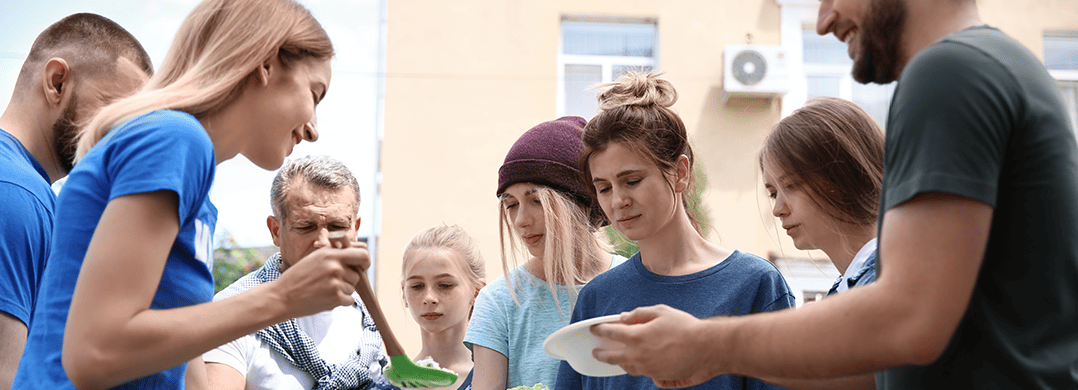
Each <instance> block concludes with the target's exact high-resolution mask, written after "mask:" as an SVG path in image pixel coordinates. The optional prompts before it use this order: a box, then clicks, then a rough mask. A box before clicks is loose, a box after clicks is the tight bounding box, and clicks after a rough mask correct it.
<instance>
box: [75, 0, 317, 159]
mask: <svg viewBox="0 0 1078 390" xmlns="http://www.w3.org/2000/svg"><path fill="white" fill-rule="evenodd" d="M273 55H277V57H278V58H279V59H280V61H281V64H282V65H283V66H285V67H287V66H290V65H292V64H294V63H295V62H296V61H298V60H302V59H305V58H309V57H313V58H317V59H329V58H331V57H332V56H333V44H332V43H331V42H330V40H329V36H328V35H327V34H326V32H325V30H323V29H322V26H321V25H320V24H319V23H318V21H317V20H315V19H314V16H312V15H311V13H310V11H308V10H307V9H306V8H304V7H303V6H302V5H300V4H299V3H296V2H295V1H294V0H204V1H202V2H201V3H199V4H198V6H196V7H195V9H194V10H192V11H191V13H190V14H189V15H187V18H186V19H184V21H183V24H181V25H180V30H179V31H178V32H177V33H176V39H175V40H174V41H173V42H172V47H171V48H169V51H168V54H167V55H166V56H165V61H164V62H163V63H162V64H161V68H160V69H159V70H158V72H157V73H156V74H154V75H153V77H151V78H150V80H149V81H147V82H146V84H145V85H144V86H143V87H142V89H141V90H139V91H138V92H137V93H135V94H134V95H132V96H130V97H127V98H125V99H121V100H118V101H116V102H114V103H112V104H110V105H108V106H106V107H104V108H102V109H101V111H99V112H98V113H97V115H95V116H94V118H93V119H92V120H91V121H90V122H89V123H88V124H87V125H86V126H85V127H84V128H83V129H82V132H81V134H80V135H79V141H78V149H77V150H76V152H75V159H76V161H77V160H79V159H81V158H82V156H85V155H86V152H88V151H89V150H90V148H92V147H93V146H94V144H96V143H97V142H98V141H100V140H101V138H103V137H104V136H105V135H106V134H108V132H109V131H110V130H111V129H112V128H113V127H115V126H117V125H119V124H121V123H123V122H126V121H128V120H130V119H132V118H135V117H137V116H139V115H142V114H145V113H148V112H151V111H155V110H161V109H173V110H178V111H183V112H186V113H188V114H191V115H193V116H195V117H196V118H201V117H202V116H205V115H206V114H210V113H213V112H215V111H218V110H220V109H222V108H224V107H225V106H227V105H228V104H229V103H231V102H232V101H233V100H234V99H235V98H236V97H237V96H239V94H240V92H241V91H242V89H243V87H244V86H245V85H246V80H248V77H249V76H251V75H252V74H253V73H254V72H255V71H256V70H257V69H258V68H259V66H260V65H261V64H262V62H263V61H265V60H266V59H268V58H271V56H273Z"/></svg>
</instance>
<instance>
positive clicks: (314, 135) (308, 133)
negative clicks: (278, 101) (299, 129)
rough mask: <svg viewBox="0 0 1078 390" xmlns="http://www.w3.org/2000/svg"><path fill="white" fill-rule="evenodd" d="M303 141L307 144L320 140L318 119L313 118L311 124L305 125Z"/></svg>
mask: <svg viewBox="0 0 1078 390" xmlns="http://www.w3.org/2000/svg"><path fill="white" fill-rule="evenodd" d="M302 135H303V139H305V140H307V142H314V141H317V140H318V117H317V116H315V117H312V118H311V121H310V122H307V123H306V124H304V125H303V134H302Z"/></svg>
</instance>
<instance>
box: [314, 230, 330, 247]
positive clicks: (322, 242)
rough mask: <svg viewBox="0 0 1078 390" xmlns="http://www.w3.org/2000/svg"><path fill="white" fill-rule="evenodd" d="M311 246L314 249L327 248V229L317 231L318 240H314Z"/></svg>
mask: <svg viewBox="0 0 1078 390" xmlns="http://www.w3.org/2000/svg"><path fill="white" fill-rule="evenodd" d="M313 245H314V247H315V249H317V248H325V247H327V246H329V229H324V228H323V229H319V230H318V238H315V239H314V244H313Z"/></svg>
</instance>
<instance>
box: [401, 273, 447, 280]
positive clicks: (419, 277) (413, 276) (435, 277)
mask: <svg viewBox="0 0 1078 390" xmlns="http://www.w3.org/2000/svg"><path fill="white" fill-rule="evenodd" d="M444 277H451V278H455V276H453V275H451V274H438V275H434V279H438V278H444ZM412 279H423V277H422V276H419V275H412V276H409V277H408V279H406V280H412Z"/></svg>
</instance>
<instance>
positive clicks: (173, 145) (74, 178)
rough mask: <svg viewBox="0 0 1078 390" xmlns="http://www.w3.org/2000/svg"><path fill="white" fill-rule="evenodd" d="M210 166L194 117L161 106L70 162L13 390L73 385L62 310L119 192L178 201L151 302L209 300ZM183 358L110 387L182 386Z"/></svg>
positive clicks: (213, 213) (163, 305)
mask: <svg viewBox="0 0 1078 390" xmlns="http://www.w3.org/2000/svg"><path fill="white" fill-rule="evenodd" d="M215 168H216V160H215V158H214V152H213V144H212V142H211V141H210V138H209V136H208V135H207V134H206V130H205V129H203V128H202V125H201V124H200V123H199V122H198V120H196V119H195V118H194V117H193V116H191V115H188V114H185V113H182V112H177V111H167V110H163V111H155V112H151V113H149V114H146V115H143V116H141V117H138V118H135V119H132V120H131V121H128V122H126V123H124V124H122V125H120V126H118V127H116V128H115V129H113V130H112V131H111V132H110V133H109V134H108V135H107V136H105V138H104V139H102V140H101V141H100V142H99V143H98V144H97V145H96V146H94V148H93V149H92V150H90V152H89V153H87V154H86V156H85V157H84V158H83V159H82V161H80V162H79V163H78V164H77V165H75V168H74V169H72V170H71V174H70V175H69V176H68V179H67V182H66V183H65V184H64V187H63V189H62V190H61V191H60V196H59V198H58V199H57V205H56V228H55V229H54V232H53V240H52V241H53V242H52V250H51V251H52V253H51V255H50V256H49V262H48V267H46V268H45V273H44V276H43V278H42V281H41V291H39V293H38V302H37V306H36V307H35V308H34V317H33V318H34V320H33V322H32V323H31V325H30V335H29V339H28V340H27V342H26V349H25V351H24V352H23V356H22V361H21V362H20V363H19V371H18V373H17V374H16V376H15V383H14V385H13V386H12V388H13V389H74V386H73V385H72V384H71V382H70V380H68V378H67V374H66V373H65V372H64V367H63V365H62V364H61V352H62V347H63V340H64V327H65V325H66V324H67V316H68V309H69V306H70V305H71V298H72V295H73V293H74V290H75V282H76V280H78V277H79V271H80V269H81V268H82V261H83V258H84V257H85V255H86V250H87V248H88V247H89V246H90V239H91V238H92V237H93V234H94V230H95V229H96V228H97V224H98V221H100V219H101V215H102V213H103V212H104V210H105V206H106V205H108V203H109V202H110V201H111V200H113V199H115V198H117V197H121V196H125V195H132V194H138V193H147V192H153V191H159V190H165V191H172V192H175V193H176V195H177V198H178V200H179V204H178V210H177V215H178V216H179V224H180V231H179V234H177V236H176V241H175V243H173V246H172V249H171V250H170V251H169V254H168V259H167V261H166V263H165V269H164V272H163V273H162V275H161V281H160V285H159V286H158V288H157V292H156V294H155V295H154V298H153V301H152V303H151V304H150V307H151V308H153V309H170V308H176V307H182V306H190V305H195V304H199V303H203V302H209V301H210V300H211V299H212V298H213V276H212V274H211V272H210V268H211V266H212V259H213V257H212V254H213V252H212V242H213V227H214V225H215V224H216V223H217V209H216V208H214V207H213V205H212V204H211V203H210V200H209V196H208V195H209V191H210V184H211V183H212V181H213V174H214V169H215ZM102 305H103V306H104V305H105V303H102ZM186 366H187V365H186V364H181V365H179V366H176V367H173V368H170V369H168V370H165V371H162V372H159V373H157V374H153V375H150V376H147V377H143V378H140V379H137V380H134V381H131V382H128V383H125V384H123V385H120V386H118V387H116V388H123V389H182V388H183V387H184V382H183V376H184V370H185V369H186Z"/></svg>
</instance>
